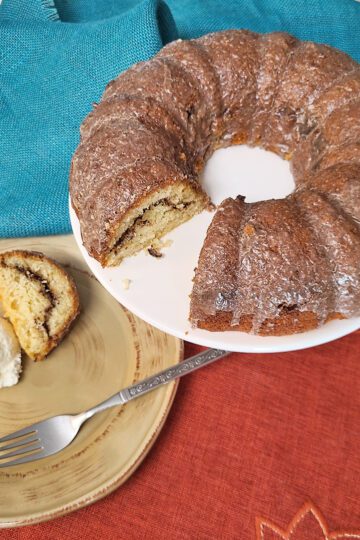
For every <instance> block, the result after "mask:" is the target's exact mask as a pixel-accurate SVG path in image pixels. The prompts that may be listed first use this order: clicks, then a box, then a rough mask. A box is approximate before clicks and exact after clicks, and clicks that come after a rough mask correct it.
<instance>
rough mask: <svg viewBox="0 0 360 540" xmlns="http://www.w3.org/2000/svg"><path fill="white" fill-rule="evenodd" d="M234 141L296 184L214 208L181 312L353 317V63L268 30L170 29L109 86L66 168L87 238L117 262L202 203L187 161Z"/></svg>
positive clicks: (194, 317) (201, 316)
mask: <svg viewBox="0 0 360 540" xmlns="http://www.w3.org/2000/svg"><path fill="white" fill-rule="evenodd" d="M234 144H248V145H250V146H260V147H263V148H265V149H267V150H271V151H273V152H275V153H277V154H278V155H280V156H281V157H283V158H285V159H289V160H291V167H292V171H293V174H294V178H295V182H296V187H295V191H294V192H293V193H292V194H290V195H289V196H288V197H286V198H285V199H281V200H270V201H261V202H257V203H251V204H250V203H245V201H244V198H243V197H241V196H239V197H238V198H236V199H227V200H225V201H224V202H223V203H222V204H221V205H220V207H219V208H218V210H217V211H216V213H215V215H214V218H213V220H212V223H211V225H210V227H209V230H208V233H207V237H206V239H205V242H204V245H203V248H202V251H201V254H200V257H199V262H198V267H197V269H196V271H195V276H194V286H193V292H192V295H191V306H190V320H191V322H192V324H193V325H194V326H198V327H201V328H206V329H209V330H230V329H233V330H237V329H238V330H245V331H252V332H255V333H260V334H286V333H293V332H300V331H304V330H307V329H309V328H314V327H316V326H318V325H320V324H322V323H324V322H326V321H327V320H329V319H331V318H334V317H351V316H355V315H360V225H359V223H360V198H359V195H360V188H359V186H360V66H359V64H357V63H356V62H355V61H354V60H352V59H351V58H350V57H349V56H347V55H346V54H345V53H343V52H341V51H338V50H336V49H334V48H332V47H329V46H327V45H322V44H316V43H312V42H303V41H299V40H298V39H296V38H295V37H293V36H290V35H288V34H286V33H282V32H274V33H270V34H264V35H260V34H256V33H254V32H250V31H248V30H229V31H224V32H217V33H212V34H208V35H206V36H203V37H201V38H199V39H195V40H189V41H182V40H178V41H175V42H173V43H170V44H168V45H166V46H165V47H164V48H163V49H162V50H161V51H160V52H159V53H158V54H157V55H156V56H155V57H154V58H152V59H150V60H149V61H147V62H141V63H139V64H137V65H135V66H133V67H131V68H130V69H129V70H127V71H126V72H124V73H122V74H121V75H120V76H119V77H118V78H117V79H115V80H114V81H111V82H110V83H109V85H108V86H107V88H106V90H105V92H104V94H103V97H102V100H101V102H100V104H99V105H97V106H96V107H95V108H94V110H93V111H92V112H91V113H90V114H89V116H88V117H87V118H86V119H85V121H84V123H83V125H82V128H81V142H80V145H79V146H78V148H77V150H76V152H75V154H74V156H73V160H72V165H71V174H70V194H71V201H72V205H73V208H74V210H75V212H76V214H77V216H78V219H79V222H80V227H81V234H82V239H83V242H84V245H85V247H86V249H87V251H88V252H89V253H90V255H92V256H93V257H95V258H96V259H97V260H98V261H99V262H100V263H101V264H102V265H103V266H108V265H116V264H119V263H120V262H121V260H122V259H123V258H124V257H127V256H128V255H131V254H133V253H136V252H137V251H139V250H141V249H142V248H144V247H150V246H151V244H152V243H153V242H154V241H155V240H156V239H157V238H159V237H161V236H162V235H164V234H165V233H167V232H168V231H170V230H171V229H173V228H174V227H176V226H177V225H179V224H180V223H182V222H184V221H185V220H188V219H189V218H191V217H192V216H193V215H194V214H196V213H198V212H200V211H202V210H203V209H205V208H209V207H210V205H211V201H209V198H208V197H207V195H206V194H205V193H204V192H203V190H202V189H201V187H200V184H199V182H198V176H199V172H200V171H201V170H202V169H203V167H204V163H205V161H206V160H207V159H208V157H209V156H210V155H211V154H212V153H213V152H214V150H215V149H217V148H220V147H225V146H229V145H234ZM274 181H276V179H275V180H274Z"/></svg>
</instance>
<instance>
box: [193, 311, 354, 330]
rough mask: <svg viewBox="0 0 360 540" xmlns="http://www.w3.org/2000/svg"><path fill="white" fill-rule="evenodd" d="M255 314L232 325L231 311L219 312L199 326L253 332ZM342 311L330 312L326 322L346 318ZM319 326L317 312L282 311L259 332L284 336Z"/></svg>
mask: <svg viewBox="0 0 360 540" xmlns="http://www.w3.org/2000/svg"><path fill="white" fill-rule="evenodd" d="M253 318H254V317H253V315H247V316H244V317H242V318H241V319H240V321H239V323H238V324H237V325H235V326H231V319H232V314H231V313H229V312H218V313H217V314H216V315H213V316H209V317H207V318H206V319H204V320H202V321H201V322H200V323H199V325H198V327H199V328H202V329H203V330H210V331H211V332H226V331H238V332H246V333H249V332H251V329H252V327H253ZM344 318H345V317H344V316H343V315H342V314H341V313H330V314H329V315H328V317H327V319H326V322H328V321H331V320H334V319H344ZM318 326H319V321H318V319H317V317H316V315H315V313H313V312H311V311H293V312H284V313H281V314H280V315H279V316H278V317H276V318H274V319H266V320H265V321H264V322H263V324H262V325H261V328H260V330H259V332H258V334H259V335H260V336H284V335H291V334H296V333H300V332H307V331H309V330H314V329H315V328H317V327H318Z"/></svg>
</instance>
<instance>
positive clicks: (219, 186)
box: [200, 145, 295, 204]
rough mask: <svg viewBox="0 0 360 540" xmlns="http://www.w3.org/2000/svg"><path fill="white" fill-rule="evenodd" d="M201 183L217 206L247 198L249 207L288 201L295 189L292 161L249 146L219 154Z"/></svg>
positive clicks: (205, 172)
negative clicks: (250, 205)
mask: <svg viewBox="0 0 360 540" xmlns="http://www.w3.org/2000/svg"><path fill="white" fill-rule="evenodd" d="M200 181H201V183H202V187H203V188H204V189H205V191H206V192H207V193H208V195H209V196H210V198H211V200H212V202H213V203H215V204H220V203H221V202H222V201H223V200H224V199H226V198H227V197H234V198H235V197H236V196H237V195H243V196H244V197H245V201H246V202H248V203H251V202H257V201H265V200H268V199H284V198H285V197H286V196H287V195H289V194H290V193H292V191H293V190H294V188H295V183H294V179H293V176H292V174H291V172H290V166H289V162H288V161H285V160H283V159H281V158H280V157H279V156H277V155H276V154H274V153H273V152H268V151H267V150H263V149H261V148H250V147H249V146H245V145H241V146H230V147H229V148H221V149H219V150H216V151H215V152H214V154H213V155H212V156H211V158H210V159H209V160H208V162H207V164H206V166H205V169H204V171H203V173H202V175H201V177H200Z"/></svg>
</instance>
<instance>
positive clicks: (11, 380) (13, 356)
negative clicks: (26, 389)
mask: <svg viewBox="0 0 360 540" xmlns="http://www.w3.org/2000/svg"><path fill="white" fill-rule="evenodd" d="M20 373H21V349H20V343H19V341H18V339H17V337H16V335H15V332H14V330H13V327H12V326H11V324H10V323H9V322H8V321H7V320H6V319H2V318H1V317H0V388H3V387H5V386H13V385H14V384H16V383H17V382H18V380H19V375H20Z"/></svg>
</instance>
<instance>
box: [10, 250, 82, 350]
mask: <svg viewBox="0 0 360 540" xmlns="http://www.w3.org/2000/svg"><path fill="white" fill-rule="evenodd" d="M0 302H1V305H2V308H3V310H4V316H5V317H6V318H7V319H9V321H10V322H11V324H12V326H13V327H14V330H15V333H16V335H17V337H18V339H19V341H20V345H21V348H22V349H23V350H24V351H25V352H26V353H27V355H28V356H29V357H30V358H32V359H33V360H43V359H44V358H45V356H47V355H48V354H49V352H50V351H51V350H52V349H54V347H56V346H57V345H58V343H59V341H60V340H61V339H62V338H63V337H64V335H65V334H66V333H67V331H68V330H69V328H70V325H71V324H72V322H73V321H74V319H75V318H76V317H77V315H78V313H79V296H78V293H77V290H76V287H75V284H74V281H73V280H72V278H71V277H70V276H69V275H68V274H67V272H66V271H65V270H64V269H63V268H62V267H61V266H59V265H58V264H57V263H55V261H53V260H52V259H49V258H48V257H46V256H45V255H43V254H42V253H38V252H35V251H24V250H16V251H7V252H3V253H0Z"/></svg>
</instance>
